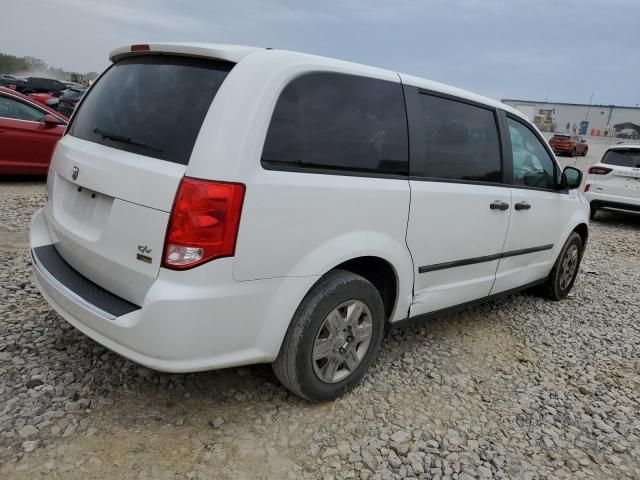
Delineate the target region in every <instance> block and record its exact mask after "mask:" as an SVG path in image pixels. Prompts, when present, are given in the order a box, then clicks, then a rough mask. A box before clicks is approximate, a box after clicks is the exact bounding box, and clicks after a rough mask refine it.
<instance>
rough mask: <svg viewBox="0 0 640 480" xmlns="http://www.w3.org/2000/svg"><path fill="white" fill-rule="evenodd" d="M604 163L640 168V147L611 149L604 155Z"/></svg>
mask: <svg viewBox="0 0 640 480" xmlns="http://www.w3.org/2000/svg"><path fill="white" fill-rule="evenodd" d="M602 163H606V164H607V165H616V166H618V167H631V168H640V149H632V148H630V149H629V150H620V149H616V150H609V151H608V152H607V153H605V154H604V157H602Z"/></svg>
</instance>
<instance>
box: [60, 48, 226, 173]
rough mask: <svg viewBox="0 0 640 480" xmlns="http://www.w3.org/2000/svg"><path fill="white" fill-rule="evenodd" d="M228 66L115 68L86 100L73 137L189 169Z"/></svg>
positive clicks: (131, 63) (160, 58)
mask: <svg viewBox="0 0 640 480" xmlns="http://www.w3.org/2000/svg"><path fill="white" fill-rule="evenodd" d="M232 67H233V64H231V63H228V62H222V61H216V60H209V59H199V58H190V57H172V56H166V55H150V56H139V57H131V58H127V59H124V60H121V61H119V62H117V63H116V64H114V65H113V66H111V68H109V70H107V71H106V72H105V73H104V74H103V75H102V76H101V77H100V78H99V80H98V81H97V82H96V83H95V84H94V85H93V87H92V88H91V90H90V91H89V92H88V93H87V95H85V97H84V98H83V100H82V102H81V103H80V107H79V109H78V111H77V113H76V115H75V117H74V120H73V122H72V125H71V126H70V128H69V133H70V134H71V135H72V136H74V137H78V138H81V139H83V140H88V141H90V142H94V143H99V144H102V145H106V146H109V147H112V148H117V149H120V150H125V151H128V152H132V153H137V154H140V155H145V156H148V157H153V158H157V159H160V160H166V161H169V162H174V163H179V164H182V165H186V164H188V162H189V158H190V157H191V151H192V150H193V146H194V144H195V141H196V138H197V137H198V133H199V132H200V127H201V126H202V122H203V121H204V117H205V115H206V114H207V112H208V110H209V107H210V105H211V102H212V100H213V98H214V96H215V95H216V93H217V91H218V89H219V88H220V85H222V82H223V81H224V79H225V78H226V76H227V74H228V73H229V71H230V70H231V68H232Z"/></svg>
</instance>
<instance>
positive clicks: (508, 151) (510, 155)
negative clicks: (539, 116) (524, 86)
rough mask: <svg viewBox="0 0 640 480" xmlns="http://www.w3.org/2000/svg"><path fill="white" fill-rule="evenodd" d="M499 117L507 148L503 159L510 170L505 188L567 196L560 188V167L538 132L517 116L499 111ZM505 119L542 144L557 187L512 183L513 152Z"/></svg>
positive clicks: (565, 191)
mask: <svg viewBox="0 0 640 480" xmlns="http://www.w3.org/2000/svg"><path fill="white" fill-rule="evenodd" d="M500 115H501V116H502V117H503V120H502V127H503V128H504V139H505V143H506V146H507V148H506V149H505V158H506V160H507V164H508V165H509V167H510V170H511V172H510V174H509V177H507V178H506V179H505V180H506V182H507V186H509V187H510V188H517V189H520V190H537V191H540V192H553V193H562V194H569V190H567V189H562V188H560V176H561V175H562V173H561V172H560V166H559V165H558V162H557V161H556V157H555V155H554V154H553V152H552V151H551V150H550V149H549V146H548V145H547V142H546V141H545V140H544V138H542V136H541V135H540V134H538V132H536V130H535V129H534V128H532V127H531V125H529V124H528V122H527V121H526V120H523V119H522V118H520V117H518V116H517V115H513V114H512V113H509V112H507V111H505V110H500ZM507 119H511V120H513V121H515V122H518V123H519V124H520V125H522V126H524V127H526V128H527V129H528V130H529V131H530V132H531V133H532V134H533V135H534V137H536V138H537V139H538V141H539V142H540V143H541V144H542V146H543V148H544V149H545V151H546V152H547V155H549V158H550V160H551V163H552V164H553V177H554V180H555V182H556V185H557V187H556V188H539V187H528V186H526V185H516V184H515V183H513V176H512V171H513V152H512V150H511V138H510V136H509V125H508V122H507Z"/></svg>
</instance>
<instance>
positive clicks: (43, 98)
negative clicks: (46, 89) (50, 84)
mask: <svg viewBox="0 0 640 480" xmlns="http://www.w3.org/2000/svg"><path fill="white" fill-rule="evenodd" d="M27 97H29V98H30V99H31V100H33V101H34V102H38V103H40V104H42V105H47V106H51V104H50V102H49V100H54V99H55V100H57V99H58V98H57V97H56V96H54V95H51V94H50V93H30V94H29V95H27Z"/></svg>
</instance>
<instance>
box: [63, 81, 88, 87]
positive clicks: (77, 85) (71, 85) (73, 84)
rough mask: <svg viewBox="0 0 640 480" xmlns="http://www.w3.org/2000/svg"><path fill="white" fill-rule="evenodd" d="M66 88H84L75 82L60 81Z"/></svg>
mask: <svg viewBox="0 0 640 480" xmlns="http://www.w3.org/2000/svg"><path fill="white" fill-rule="evenodd" d="M62 83H64V85H65V86H66V87H67V88H84V85H82V84H81V83H77V82H67V81H65V80H63V81H62Z"/></svg>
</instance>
